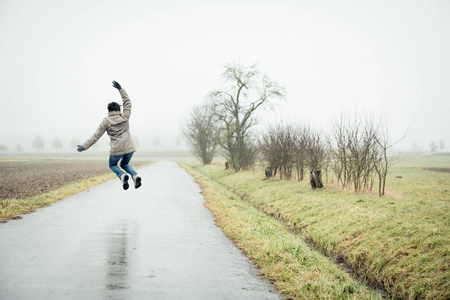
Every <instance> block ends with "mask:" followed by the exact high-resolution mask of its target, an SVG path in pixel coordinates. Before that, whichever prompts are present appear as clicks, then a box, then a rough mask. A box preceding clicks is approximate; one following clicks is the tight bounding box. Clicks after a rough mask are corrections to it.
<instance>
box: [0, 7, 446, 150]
mask: <svg viewBox="0 0 450 300" xmlns="http://www.w3.org/2000/svg"><path fill="white" fill-rule="evenodd" d="M449 19H450V2H448V1H445V0H441V1H439V0H437V1H425V0H422V1H420V0H413V1H389V0H382V1H375V0H373V1H361V2H354V1H348V0H344V1H333V0H319V1H288V0H282V1H274V0H266V1H250V0H248V1H245V0H244V1H239V2H229V1H181V0H179V1H173V0H172V1H160V0H158V1H151V2H150V1H128V2H126V3H124V2H123V1H117V0H113V1H107V2H106V1H94V2H93V1H87V0H81V1H76V2H68V1H56V0H47V1H30V0H19V1H17V0H14V1H13V0H3V1H1V2H0V40H1V45H0V69H1V71H0V85H1V96H0V100H1V104H2V109H1V110H0V128H1V131H0V145H1V146H3V147H2V148H1V149H0V153H17V152H23V153H27V152H29V153H36V152H37V149H35V148H33V147H32V145H33V141H34V139H35V138H36V137H37V136H41V137H42V139H43V140H44V144H45V146H44V148H43V149H40V150H39V151H40V152H50V153H55V152H58V153H62V152H74V153H75V151H76V149H75V147H74V146H73V144H75V143H76V142H79V143H83V142H84V141H85V140H86V139H88V138H89V137H90V136H91V135H92V134H93V133H94V132H95V130H96V129H97V127H98V125H99V124H100V122H101V120H102V119H103V118H104V117H105V116H106V115H107V109H106V106H107V104H108V102H111V101H117V102H119V103H120V101H121V99H120V95H119V93H118V92H117V90H116V89H114V88H113V87H112V86H111V81H112V80H116V81H118V82H119V83H120V84H122V86H123V88H125V89H126V90H127V92H128V94H129V96H130V98H131V100H132V103H133V112H132V117H131V120H130V126H131V134H132V136H133V137H135V139H136V140H137V144H138V145H137V146H138V149H142V150H144V149H148V150H155V151H165V150H180V149H184V148H186V146H185V144H184V142H183V141H182V136H181V134H180V124H181V123H182V122H183V120H184V119H185V117H186V114H187V113H188V112H189V110H190V109H191V108H192V107H193V106H194V105H198V104H200V103H202V102H203V100H204V98H205V96H206V95H207V94H208V93H209V92H210V91H212V90H214V89H217V88H220V87H221V86H222V85H223V81H222V78H221V75H222V72H223V70H222V68H221V66H222V65H223V64H225V63H228V62H233V61H240V62H241V63H242V64H244V65H252V64H254V63H257V64H258V68H259V69H260V70H261V71H262V72H265V73H267V75H268V76H269V77H270V78H271V79H272V80H274V81H276V82H277V83H279V84H280V85H281V86H283V87H284V88H285V89H286V101H284V102H280V103H279V104H278V105H277V106H275V108H274V110H273V111H270V110H261V111H260V112H259V113H258V114H259V123H260V125H259V127H258V128H257V129H258V130H264V129H265V128H266V127H267V126H268V125H269V124H274V123H276V122H280V121H283V122H297V123H302V124H308V125H311V126H312V127H315V128H323V129H324V131H327V130H328V129H329V128H330V127H331V126H332V121H333V120H335V119H336V118H338V117H339V115H340V114H341V113H346V114H348V115H351V114H356V115H360V116H361V115H366V116H372V117H374V118H375V119H378V118H379V117H380V116H384V117H385V119H386V120H387V122H388V125H389V131H390V134H391V136H392V138H393V139H394V140H395V138H396V137H399V138H400V137H401V136H403V134H404V133H405V132H406V131H407V132H408V133H407V136H406V138H405V139H404V140H403V141H402V142H401V143H400V144H398V145H397V148H398V150H401V151H424V152H427V151H430V150H431V149H430V143H431V142H433V141H434V142H436V145H437V151H448V149H449V148H450V131H449V129H448V128H450V118H449V117H448V113H449V112H450V101H449V100H450V85H449V82H450V59H449V58H448V55H449V54H448V53H450V51H449V50H450V49H449V41H450V23H449V22H448V20H449ZM108 144H109V137H108V136H107V135H106V134H105V135H104V136H103V137H102V138H101V139H100V141H99V144H98V146H97V148H94V149H92V150H93V151H103V150H105V151H106V150H107V149H108ZM56 145H61V146H60V147H59V146H56ZM440 145H442V146H443V147H439V146H440Z"/></svg>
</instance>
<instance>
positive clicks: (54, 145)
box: [52, 137, 63, 152]
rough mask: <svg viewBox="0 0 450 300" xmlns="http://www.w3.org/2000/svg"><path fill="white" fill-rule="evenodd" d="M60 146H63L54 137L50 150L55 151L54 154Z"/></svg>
mask: <svg viewBox="0 0 450 300" xmlns="http://www.w3.org/2000/svg"><path fill="white" fill-rule="evenodd" d="M62 145H63V144H62V142H61V140H60V139H59V138H58V137H56V138H55V139H54V140H53V142H52V148H53V149H55V151H56V152H58V149H61V148H62Z"/></svg>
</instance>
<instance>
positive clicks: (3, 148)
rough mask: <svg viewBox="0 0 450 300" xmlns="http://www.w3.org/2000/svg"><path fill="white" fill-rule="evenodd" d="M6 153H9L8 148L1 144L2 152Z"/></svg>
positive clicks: (0, 150) (0, 149)
mask: <svg viewBox="0 0 450 300" xmlns="http://www.w3.org/2000/svg"><path fill="white" fill-rule="evenodd" d="M6 151H8V147H7V146H6V145H5V144H1V145H0V152H1V153H3V152H6Z"/></svg>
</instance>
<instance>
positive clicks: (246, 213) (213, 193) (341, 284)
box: [183, 165, 382, 299]
mask: <svg viewBox="0 0 450 300" xmlns="http://www.w3.org/2000/svg"><path fill="white" fill-rule="evenodd" d="M183 167H184V168H185V169H187V170H188V171H189V172H190V173H191V174H193V175H194V176H195V178H196V180H197V182H198V183H199V184H200V185H201V186H202V188H203V191H202V193H203V194H204V196H205V200H206V204H205V206H206V207H207V208H208V209H209V210H210V211H211V212H212V214H213V215H214V218H215V220H216V223H217V225H218V226H219V227H220V228H221V229H222V231H223V232H224V234H225V235H227V236H228V237H229V238H230V239H231V240H233V242H234V243H235V244H236V245H237V247H239V248H240V249H241V250H242V251H243V252H244V254H245V255H246V256H247V257H249V258H250V259H251V260H252V262H253V263H254V264H255V265H256V266H257V267H258V269H259V274H260V275H261V276H264V277H265V278H267V279H268V280H269V281H270V282H271V283H273V284H274V286H275V287H276V288H277V289H278V291H279V292H280V294H281V295H282V296H283V297H284V298H285V299H381V298H382V295H381V293H380V292H377V291H373V290H370V289H368V288H367V287H366V286H364V285H363V284H361V283H360V282H358V281H357V280H355V279H353V278H352V277H351V276H350V275H348V274H347V273H346V272H345V271H344V270H343V269H342V268H340V267H339V266H338V265H336V264H335V263H333V262H332V261H330V260H329V259H328V258H326V257H325V256H324V255H322V254H321V253H320V252H319V251H315V250H312V249H311V248H310V247H309V246H308V245H307V244H306V243H305V241H304V240H303V239H302V238H301V237H299V236H298V235H297V234H294V233H291V232H289V231H288V230H286V226H285V224H283V222H280V221H278V220H275V219H274V218H271V217H269V216H267V215H266V214H264V213H263V212H261V211H260V210H258V209H256V208H255V207H253V206H252V205H251V204H250V203H248V202H247V201H243V200H242V199H241V198H240V197H239V196H238V195H236V194H235V193H233V192H232V191H230V190H229V189H227V188H225V187H224V186H223V185H221V184H219V183H218V182H216V181H214V180H212V179H211V178H209V177H208V176H206V175H205V174H202V173H200V172H199V171H198V170H194V169H193V168H190V167H188V166H185V165H183Z"/></svg>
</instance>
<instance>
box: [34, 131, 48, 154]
mask: <svg viewBox="0 0 450 300" xmlns="http://www.w3.org/2000/svg"><path fill="white" fill-rule="evenodd" d="M32 146H33V148H34V149H36V150H37V152H38V153H39V151H40V150H42V149H44V147H45V142H44V139H43V138H42V137H41V136H40V135H37V136H36V137H35V138H34V140H33V145H32Z"/></svg>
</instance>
